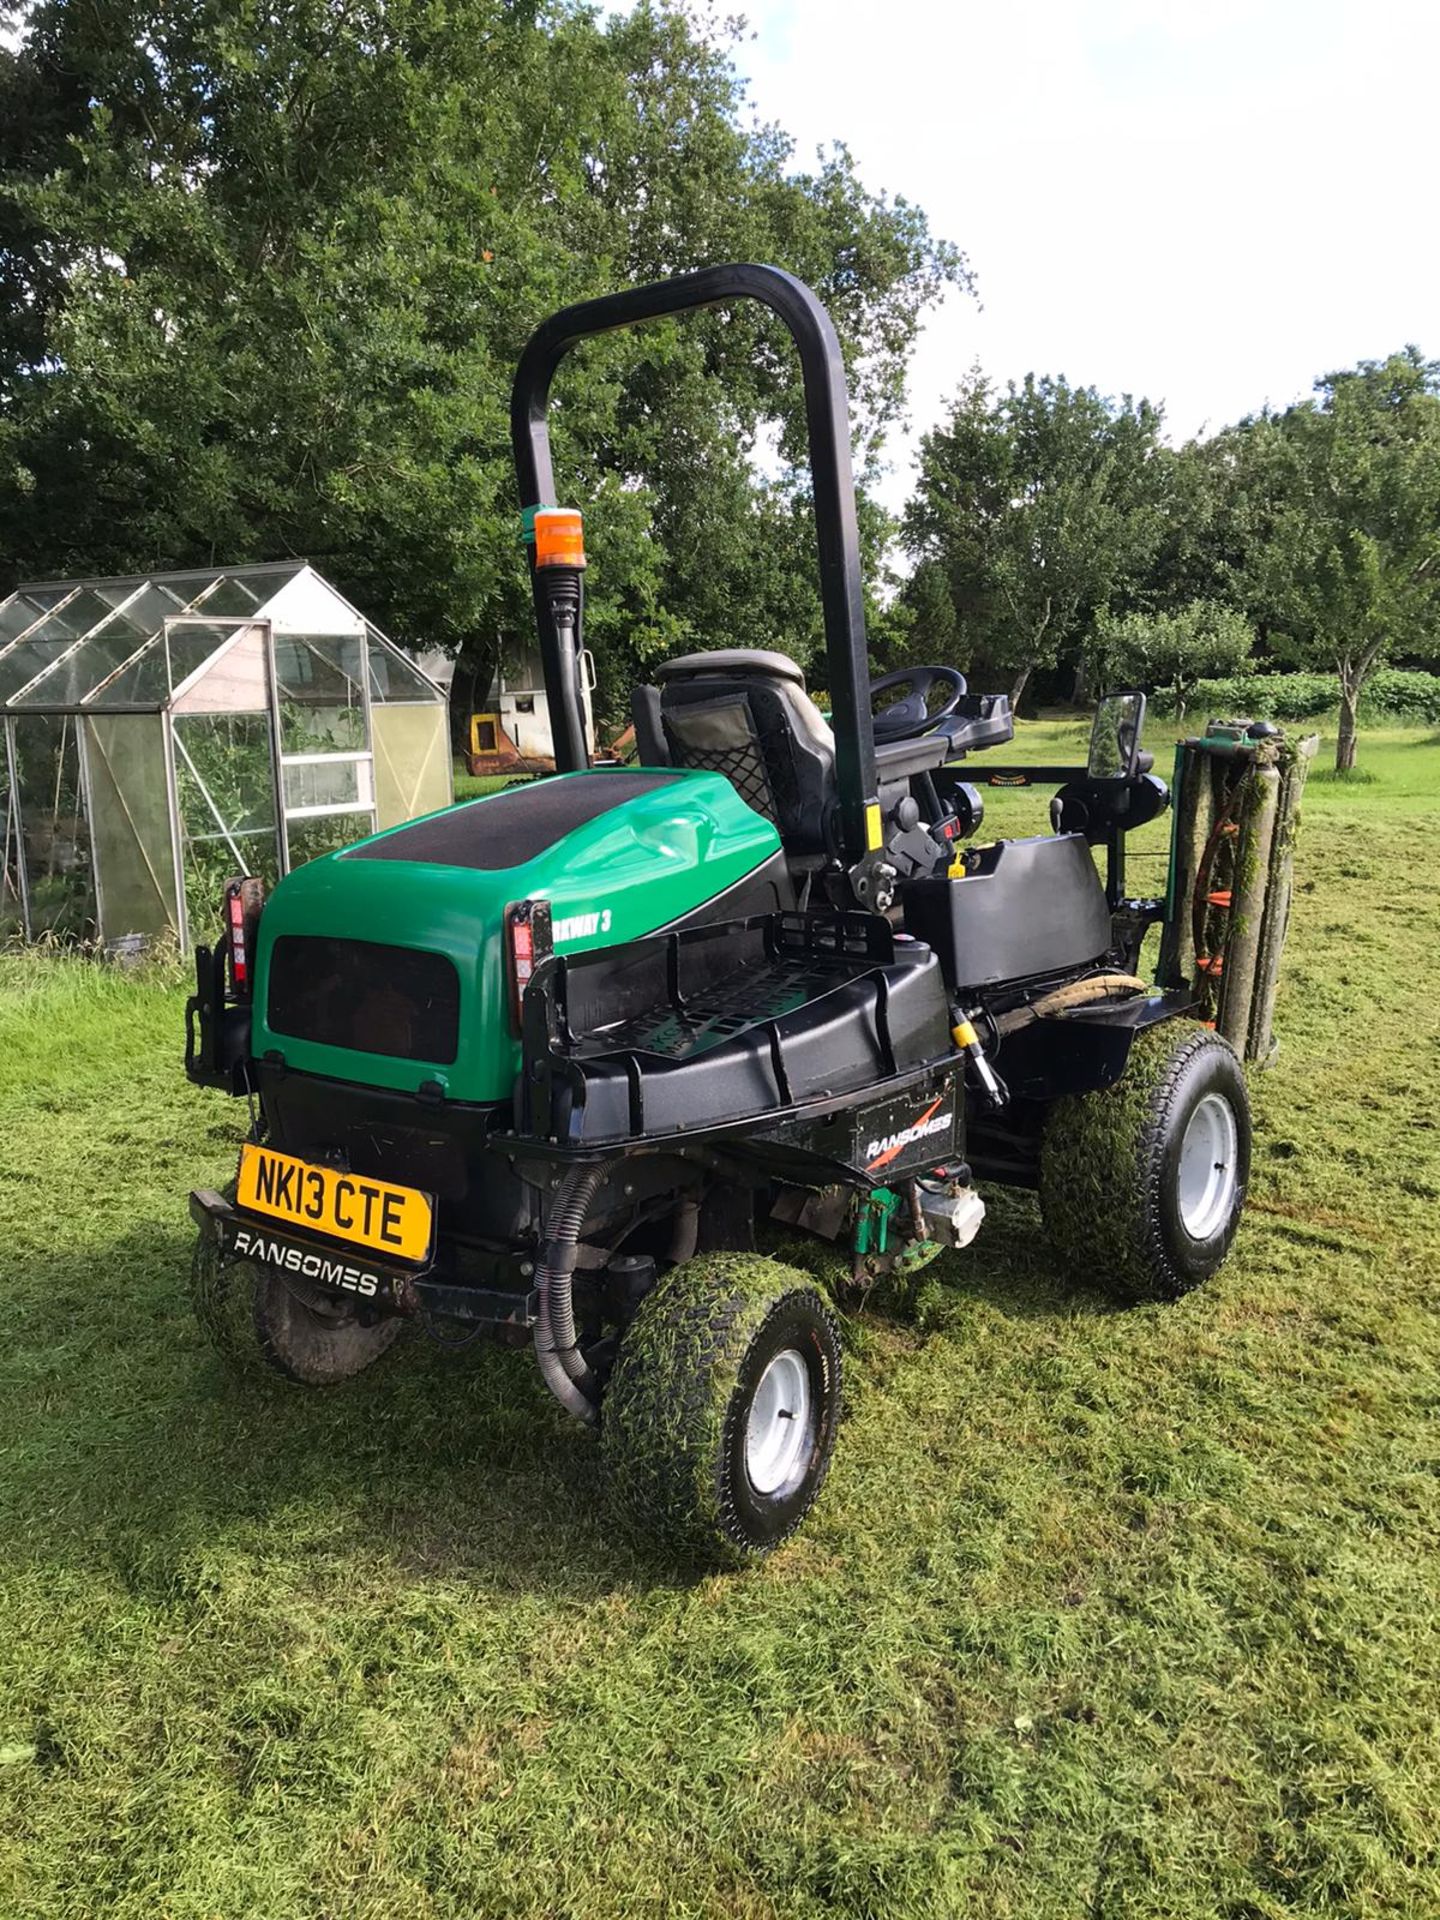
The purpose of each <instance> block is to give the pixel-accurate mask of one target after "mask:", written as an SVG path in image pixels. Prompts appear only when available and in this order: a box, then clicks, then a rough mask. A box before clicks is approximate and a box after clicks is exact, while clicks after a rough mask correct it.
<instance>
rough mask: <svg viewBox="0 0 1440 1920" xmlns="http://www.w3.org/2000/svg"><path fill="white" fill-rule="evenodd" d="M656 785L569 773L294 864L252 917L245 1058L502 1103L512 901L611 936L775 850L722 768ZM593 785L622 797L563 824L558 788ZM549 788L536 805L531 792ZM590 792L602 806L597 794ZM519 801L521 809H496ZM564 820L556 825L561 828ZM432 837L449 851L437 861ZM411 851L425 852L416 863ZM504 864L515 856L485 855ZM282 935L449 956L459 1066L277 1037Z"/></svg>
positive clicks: (564, 931)
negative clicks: (274, 999)
mask: <svg viewBox="0 0 1440 1920" xmlns="http://www.w3.org/2000/svg"><path fill="white" fill-rule="evenodd" d="M653 779H654V783H653V784H650V785H648V786H645V787H644V790H643V791H635V789H636V788H637V787H640V786H642V785H643V784H644V782H643V778H642V780H641V781H637V780H636V779H635V776H634V774H633V771H632V770H630V769H618V768H617V769H614V770H610V769H595V770H593V771H591V772H589V773H576V774H562V775H559V776H557V777H556V778H555V779H552V780H546V781H544V782H543V783H540V784H539V785H537V786H534V787H517V788H510V789H507V790H506V791H505V792H502V793H496V794H491V795H489V796H487V797H486V798H485V799H482V800H470V801H466V802H463V803H462V804H461V805H460V806H458V807H451V808H447V809H446V810H445V812H444V813H442V814H431V815H429V816H428V817H427V819H426V820H425V821H421V822H416V821H408V822H406V824H405V825H404V826H401V827H395V828H392V829H391V830H390V831H389V832H388V833H383V834H376V835H374V836H373V837H372V838H371V839H369V840H366V841H361V842H360V843H359V844H358V846H356V847H347V848H346V849H344V850H343V852H340V853H331V854H326V855H324V856H323V857H322V858H321V859H318V860H313V861H311V862H310V863H309V865H307V866H303V867H297V868H296V869H295V871H294V872H293V873H291V874H288V875H287V876H286V878H285V879H284V880H282V881H281V882H280V884H279V886H278V887H276V889H275V891H274V893H273V894H272V895H271V897H270V899H269V900H268V901H267V902H266V905H265V910H264V913H263V914H262V915H261V919H260V936H259V943H258V953H257V957H256V969H255V1014H254V1024H253V1029H252V1039H251V1051H252V1053H253V1054H254V1055H255V1056H256V1057H257V1058H263V1057H265V1056H266V1055H267V1054H270V1055H272V1056H273V1055H275V1054H278V1055H280V1056H281V1057H282V1058H283V1059H284V1061H285V1064H286V1065H287V1066H290V1067H294V1068H296V1069H298V1070H300V1071H302V1072H307V1073H318V1074H325V1075H328V1076H330V1077H332V1078H335V1079H340V1080H348V1081H353V1082H356V1083H358V1084H361V1085H365V1086H374V1087H389V1088H393V1089H396V1090H398V1091H401V1092H414V1091H416V1090H417V1089H418V1088H419V1087H420V1086H421V1085H422V1084H423V1083H426V1082H435V1083H438V1085H439V1086H440V1087H442V1088H443V1089H444V1091H445V1093H446V1094H447V1095H448V1096H449V1097H450V1098H452V1099H457V1100H478V1101H488V1100H503V1099H507V1098H508V1097H509V1095H510V1092H511V1088H512V1086H513V1084H514V1077H515V1073H516V1070H517V1067H518V1064H519V1039H518V1035H517V1034H516V1032H515V1030H514V1023H513V1020H512V1016H511V1007H510V992H509V982H508V977H507V973H506V964H505V954H504V945H503V942H504V924H505V910H506V908H507V907H509V906H512V905H513V904H515V903H516V902H517V901H521V900H542V899H543V900H548V901H549V902H550V911H551V916H552V925H553V931H554V939H555V946H556V950H557V951H558V952H561V953H566V952H580V951H583V950H585V949H587V948H592V947H604V946H614V945H619V944H621V943H623V942H625V941H627V940H636V939H639V938H640V937H641V936H642V935H644V934H647V933H654V932H656V931H658V930H659V929H660V928H662V927H665V926H668V925H670V924H672V923H673V922H674V921H676V920H678V919H680V918H682V917H683V916H684V915H686V914H688V913H692V912H694V911H695V910H696V909H697V908H701V907H703V906H704V905H705V904H706V903H707V902H708V901H710V900H713V899H714V898H715V897H716V896H717V895H718V894H721V893H724V892H725V890H726V889H727V888H729V887H733V886H735V885H736V883H737V882H739V881H741V880H743V879H744V878H745V877H746V875H747V874H750V873H753V872H754V871H755V870H756V869H757V868H758V867H760V866H763V865H764V863H765V862H766V861H767V860H769V859H770V858H771V857H772V856H773V855H774V854H775V853H777V852H778V851H779V847H780V837H779V835H778V834H777V832H776V831H775V828H774V826H773V825H772V824H771V822H770V821H768V820H766V819H764V818H763V817H762V816H761V815H759V814H758V813H755V812H754V811H752V809H751V808H749V807H747V806H746V805H745V803H744V802H743V801H742V800H741V799H740V798H739V796H738V795H737V794H736V792H735V789H734V788H733V787H732V786H731V785H730V783H729V781H728V780H725V779H723V778H722V777H721V776H720V775H719V774H716V773H702V772H690V771H685V772H676V773H673V774H672V773H669V772H668V770H667V772H666V773H664V774H658V773H657V774H656V775H655V776H653ZM597 781H600V782H603V781H615V782H623V783H624V786H623V791H624V793H625V795H626V796H627V797H624V798H622V799H620V800H619V801H618V802H616V803H614V804H610V805H607V806H605V810H604V811H599V812H596V813H595V814H594V817H593V818H589V819H581V823H580V824H577V825H571V826H568V827H567V826H565V825H564V821H563V815H564V814H565V812H566V809H567V803H568V802H569V801H570V798H571V796H570V795H569V794H566V795H563V796H561V795H558V794H557V793H556V789H557V788H561V787H566V788H569V787H572V785H573V783H575V782H586V783H594V782H597ZM542 789H543V790H545V792H546V798H545V799H544V800H543V801H542V802H540V803H538V804H537V802H536V801H535V800H534V799H531V800H530V801H528V802H527V801H526V799H525V796H526V795H532V796H533V795H536V794H539V793H541V792H542ZM582 798H583V800H584V802H585V803H586V804H583V805H575V806H573V807H572V808H571V811H573V812H574V813H575V814H576V815H577V816H583V814H584V813H585V812H586V811H587V809H588V807H589V806H592V805H594V804H596V789H595V788H594V786H593V785H587V786H586V787H585V788H584V790H583V796H582V794H581V792H580V791H579V790H577V791H576V793H575V799H576V800H577V801H579V800H581V799H582ZM599 799H600V801H601V802H603V801H604V800H605V799H606V796H605V794H604V792H603V789H601V790H600V794H599ZM517 803H518V804H519V805H520V806H521V807H522V808H524V809H525V811H524V812H523V813H522V812H513V811H512V812H511V813H509V814H506V813H505V812H504V810H505V809H507V808H509V809H514V808H515V807H516V806H517ZM557 816H559V817H561V826H560V830H559V831H558V832H554V831H552V830H551V829H552V828H553V826H554V821H555V819H556V817H557ZM532 819H533V820H535V821H536V822H537V829H536V831H535V832H534V833H533V834H532V833H531V831H530V826H531V821H532ZM436 823H440V831H439V832H438V833H437V832H436V831H435V827H436ZM547 823H548V824H547ZM457 830H458V831H457ZM391 841H393V842H394V845H393V847H386V844H385V843H387V842H391ZM537 841H538V842H543V844H535V843H536V842H537ZM437 842H444V843H445V846H444V847H443V848H441V851H442V852H446V853H448V855H449V857H442V858H436V857H435V854H436V851H437ZM517 842H519V843H520V844H517ZM465 843H468V844H469V845H470V846H473V847H476V848H478V849H480V852H479V855H478V857H479V858H480V859H481V860H482V861H483V862H484V864H482V865H479V866H471V865H464V864H459V863H457V861H456V858H455V852H454V849H455V848H457V847H460V848H461V849H462V850H463V846H464V845H465ZM412 846H414V847H416V848H418V849H420V850H421V851H422V852H423V853H424V854H425V857H423V858H419V857H417V858H412V857H411V854H410V848H411V847H412ZM380 849H384V853H385V854H391V853H393V854H394V855H396V856H397V857H384V855H383V854H380V853H379V852H378V850H380ZM512 854H513V855H517V856H518V857H516V858H513V859H512ZM498 858H504V859H506V860H507V861H510V862H511V863H510V864H507V865H504V866H500V865H497V864H494V862H495V861H496V860H497V859H498ZM287 934H295V935H311V936H316V935H318V936H323V937H327V938H330V939H340V940H346V941H372V942H376V943H379V944H382V945H387V946H392V947H410V948H415V949H418V950H419V951H422V952H426V953H438V954H444V955H445V956H446V957H447V958H448V959H450V960H451V961H452V962H453V963H454V965H455V969H456V972H457V973H458V975H459V981H460V1040H459V1049H458V1052H457V1054H456V1057H455V1059H454V1060H453V1061H416V1060H410V1059H397V1058H395V1057H393V1056H391V1055H388V1054H380V1053H366V1052H361V1051H358V1050H355V1049H352V1048H348V1047H338V1046H331V1045H323V1044H320V1043H319V1042H317V1041H315V1040H313V1039H304V1038H298V1037H296V1036H295V1035H293V1034H285V1033H279V1032H276V1031H274V1030H273V1029H272V1028H271V1027H270V1025H269V1023H268V1019H267V1013H268V997H267V996H268V990H269V977H270V960H271V955H272V953H273V951H274V946H275V942H276V941H277V940H278V939H280V938H281V937H282V936H283V935H287Z"/></svg>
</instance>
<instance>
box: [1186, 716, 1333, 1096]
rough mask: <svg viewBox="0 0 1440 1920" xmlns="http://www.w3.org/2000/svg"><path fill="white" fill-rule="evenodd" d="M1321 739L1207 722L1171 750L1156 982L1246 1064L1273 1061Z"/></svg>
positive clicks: (1261, 725) (1265, 725) (1256, 724)
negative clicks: (1306, 810)
mask: <svg viewBox="0 0 1440 1920" xmlns="http://www.w3.org/2000/svg"><path fill="white" fill-rule="evenodd" d="M1318 745H1319V739H1318V736H1317V735H1315V734H1309V735H1307V736H1306V737H1304V738H1303V739H1299V740H1291V739H1289V738H1287V737H1286V735H1285V733H1284V732H1283V731H1282V730H1281V729H1280V728H1279V727H1277V726H1275V725H1273V724H1272V723H1271V722H1269V721H1247V720H1228V721H1219V720H1212V721H1210V722H1209V724H1208V725H1207V727H1206V729H1205V732H1204V733H1203V734H1202V735H1200V736H1199V737H1198V738H1194V739H1189V740H1182V741H1181V742H1180V743H1179V745H1178V746H1177V748H1176V750H1175V777H1174V792H1175V811H1174V816H1173V822H1172V826H1173V831H1172V836H1171V854H1170V881H1169V894H1168V898H1167V901H1166V913H1165V934H1164V939H1163V941H1162V944H1161V949H1160V968H1159V978H1160V979H1161V980H1162V981H1163V982H1164V983H1165V984H1166V985H1167V986H1171V987H1177V988H1184V987H1188V988H1189V989H1190V990H1191V991H1192V993H1193V994H1194V997H1195V1001H1196V1007H1197V1010H1198V1011H1199V1012H1200V1013H1201V1014H1202V1016H1203V1017H1204V1018H1205V1019H1206V1020H1207V1021H1209V1022H1211V1023H1212V1024H1213V1025H1214V1027H1215V1029H1216V1031H1217V1032H1218V1033H1220V1034H1222V1035H1223V1036H1224V1037H1225V1039H1227V1040H1228V1041H1229V1042H1230V1044H1231V1046H1233V1047H1234V1049H1235V1051H1236V1052H1237V1053H1238V1054H1239V1055H1240V1056H1241V1058H1242V1059H1244V1060H1251V1061H1254V1062H1256V1063H1257V1064H1258V1065H1265V1064H1267V1063H1268V1062H1269V1061H1270V1060H1272V1059H1273V1058H1274V1055H1275V1052H1276V1049H1277V1043H1276V1040H1275V1033H1274V1022H1275V995H1276V990H1277V988H1278V986H1279V980H1280V956H1281V953H1282V951H1283V949H1284V944H1285V933H1286V928H1287V926H1288V924H1289V918H1290V896H1291V892H1292V888H1293V885H1294V871H1295V838H1296V834H1297V832H1298V831H1299V825H1300V797H1301V794H1302V792H1303V790H1304V786H1305V775H1306V773H1307V772H1308V771H1309V767H1310V762H1311V760H1312V759H1313V758H1314V757H1315V751H1316V748H1317V746H1318Z"/></svg>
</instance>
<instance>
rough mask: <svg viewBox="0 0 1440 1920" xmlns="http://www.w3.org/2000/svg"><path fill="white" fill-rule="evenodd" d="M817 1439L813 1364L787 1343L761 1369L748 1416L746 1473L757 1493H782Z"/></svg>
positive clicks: (801, 1469)
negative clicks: (811, 1382)
mask: <svg viewBox="0 0 1440 1920" xmlns="http://www.w3.org/2000/svg"><path fill="white" fill-rule="evenodd" d="M814 1441H815V1412H814V1401H813V1396H812V1395H811V1392H810V1369H809V1368H808V1367H807V1366H806V1364H805V1360H804V1356H803V1355H802V1354H800V1353H799V1352H797V1350H796V1349H795V1348H794V1347H786V1348H785V1349H784V1350H783V1351H782V1352H780V1353H777V1354H776V1355H775V1358H774V1359H773V1360H772V1361H771V1362H770V1364H769V1366H768V1367H766V1369H765V1371H764V1373H762V1374H761V1376H760V1382H759V1385H758V1386H757V1387H756V1389H755V1392H754V1395H753V1397H752V1398H751V1401H750V1411H749V1412H748V1414H747V1415H746V1416H745V1472H746V1475H747V1477H748V1478H749V1481H750V1484H751V1486H752V1487H753V1488H754V1489H755V1491H756V1493H761V1494H776V1493H780V1492H782V1491H783V1490H785V1489H786V1488H787V1487H789V1486H791V1485H792V1484H793V1483H794V1482H795V1481H797V1480H798V1479H799V1478H800V1476H801V1474H802V1472H803V1470H804V1466H805V1462H806V1461H807V1460H808V1459H809V1457H810V1451H811V1448H812V1447H813V1445H814Z"/></svg>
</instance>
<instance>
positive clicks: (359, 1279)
mask: <svg viewBox="0 0 1440 1920" xmlns="http://www.w3.org/2000/svg"><path fill="white" fill-rule="evenodd" d="M190 1217H191V1219H192V1220H193V1221H194V1222H195V1224H196V1226H197V1227H198V1228H199V1229H200V1231H201V1233H202V1234H208V1235H209V1236H210V1237H211V1238H212V1239H213V1240H214V1241H215V1242H216V1244H217V1245H218V1246H219V1248H220V1251H221V1252H222V1253H223V1254H226V1255H228V1256H229V1257H230V1258H232V1259H237V1260H254V1261H257V1262H260V1263H261V1264H263V1265H266V1266H270V1267H274V1268H276V1269H277V1270H278V1271H279V1272H280V1273H281V1274H282V1275H283V1274H287V1273H289V1274H294V1275H295V1276H296V1277H297V1278H298V1279H302V1280H306V1281H308V1282H309V1283H310V1284H311V1285H313V1286H318V1287H323V1288H324V1289H325V1290H326V1291H327V1292H329V1293H333V1294H334V1295H335V1297H336V1298H337V1299H349V1300H362V1301H366V1302H368V1303H369V1304H371V1305H372V1306H374V1307H376V1308H378V1309H379V1310H380V1311H381V1312H384V1313H398V1314H404V1315H407V1316H410V1315H416V1314H432V1315H439V1316H442V1317H443V1318H445V1319H449V1320H467V1321H471V1322H473V1323H476V1324H478V1325H485V1326H504V1327H520V1328H529V1327H532V1326H534V1324H535V1320H536V1317H537V1311H538V1305H539V1302H538V1297H537V1295H536V1293H535V1291H534V1289H533V1288H530V1289H523V1288H522V1289H513V1290H512V1289H509V1288H497V1287H476V1286H461V1285H457V1284H455V1282H454V1280H453V1279H452V1278H450V1277H449V1275H448V1274H447V1271H446V1266H445V1261H444V1255H443V1251H441V1252H440V1253H437V1256H436V1258H435V1260H434V1261H432V1263H431V1264H430V1266H428V1267H426V1268H424V1269H422V1270H420V1271H418V1272H417V1271H416V1270H415V1269H414V1268H413V1267H397V1266H392V1265H390V1264H388V1263H387V1262H386V1261H384V1260H377V1259H375V1258H374V1257H373V1256H372V1255H370V1254H368V1253H364V1252H362V1251H360V1250H358V1249H355V1248H348V1247H340V1246H337V1245H335V1244H333V1243H331V1242H330V1241H322V1240H319V1239H307V1238H306V1237H305V1236H303V1235H301V1234H297V1233H292V1232H289V1231H287V1230H284V1229H281V1228H277V1227H275V1226H274V1225H272V1223H271V1222H269V1221H266V1220H260V1219H257V1218H255V1217H254V1216H252V1215H250V1214H247V1213H242V1212H241V1211H240V1210H239V1209H238V1208H237V1207H235V1206H234V1205H233V1204H232V1203H231V1202H230V1201H229V1200H227V1199H226V1198H225V1196H224V1195H223V1194H219V1193H216V1192H214V1191H213V1190H212V1189H210V1188H205V1187H202V1188H200V1189H198V1190H197V1191H196V1192H194V1193H192V1194H191V1195H190Z"/></svg>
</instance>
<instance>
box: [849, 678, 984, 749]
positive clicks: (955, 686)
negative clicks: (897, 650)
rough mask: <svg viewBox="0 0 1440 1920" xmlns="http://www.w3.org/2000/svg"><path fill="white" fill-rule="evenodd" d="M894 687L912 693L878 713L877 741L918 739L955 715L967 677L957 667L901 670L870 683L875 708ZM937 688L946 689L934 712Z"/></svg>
mask: <svg viewBox="0 0 1440 1920" xmlns="http://www.w3.org/2000/svg"><path fill="white" fill-rule="evenodd" d="M892 687H908V688H909V689H910V691H909V692H908V693H907V694H905V695H904V696H903V697H902V698H901V699H899V700H892V701H891V702H890V704H889V706H886V707H880V708H879V709H878V711H876V712H875V723H874V724H875V738H876V739H877V740H918V739H919V738H920V736H921V735H922V734H925V733H929V731H930V729H931V728H932V727H934V726H937V725H938V724H939V722H940V721H942V720H948V719H949V718H950V716H951V714H952V713H954V711H955V709H956V708H957V707H958V706H959V704H960V702H961V700H962V699H963V698H964V697H965V676H964V674H963V673H957V672H956V670H955V669H954V667H901V668H900V669H899V670H898V671H897V672H895V673H886V674H882V675H881V677H880V678H879V679H878V680H872V681H871V682H870V705H871V708H872V709H874V708H875V703H876V701H877V700H878V699H879V698H880V696H881V694H882V693H889V692H890V690H891V688H892ZM937 687H939V688H942V689H944V690H945V696H944V698H943V699H942V701H941V703H940V705H939V706H938V707H935V708H933V709H932V707H931V705H930V695H931V693H932V691H933V690H934V689H935V688H937Z"/></svg>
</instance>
